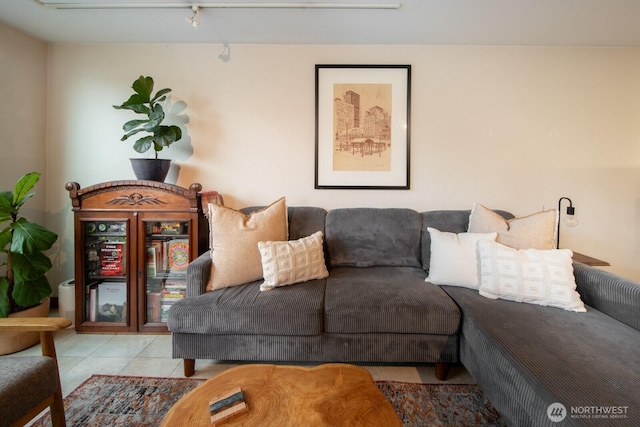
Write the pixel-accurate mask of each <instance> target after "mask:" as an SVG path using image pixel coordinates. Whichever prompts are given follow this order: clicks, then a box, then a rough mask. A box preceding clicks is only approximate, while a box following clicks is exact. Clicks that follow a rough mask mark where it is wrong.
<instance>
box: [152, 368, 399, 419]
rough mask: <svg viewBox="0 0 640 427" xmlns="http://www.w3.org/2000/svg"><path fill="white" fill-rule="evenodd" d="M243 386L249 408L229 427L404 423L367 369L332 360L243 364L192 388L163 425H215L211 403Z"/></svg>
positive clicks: (175, 406)
mask: <svg viewBox="0 0 640 427" xmlns="http://www.w3.org/2000/svg"><path fill="white" fill-rule="evenodd" d="M237 388H240V389H241V390H242V392H243V394H244V398H245V402H246V405H247V407H248V411H247V412H246V413H244V414H240V415H236V416H234V417H232V418H229V419H225V420H223V421H221V422H218V423H217V424H214V425H224V426H279V427H280V426H296V427H297V426H332V427H335V426H365V425H366V426H385V427H389V426H401V425H402V423H401V422H400V419H399V418H398V415H397V414H396V412H395V411H394V409H393V407H392V406H391V404H390V403H389V402H388V401H387V400H386V399H385V397H384V395H383V394H382V392H381V391H380V390H379V389H378V387H377V386H376V385H375V383H374V382H373V378H372V377H371V375H370V374H369V372H368V371H367V370H366V369H363V368H360V367H358V366H353V365H347V364H339V363H331V364H325V365H320V366H316V367H313V368H304V367H300V366H280V365H259V364H252V365H242V366H237V367H235V368H231V369H229V370H227V371H225V372H223V373H221V374H219V375H217V376H215V377H213V378H211V379H209V380H207V381H205V382H204V383H203V384H201V385H200V386H198V387H197V388H195V389H194V390H192V391H191V392H190V393H189V394H187V395H185V396H184V397H183V398H182V399H180V400H179V401H178V402H177V403H176V404H175V405H174V406H173V408H171V409H170V410H169V412H168V413H167V415H166V417H165V419H164V421H163V423H162V425H163V426H167V427H168V426H211V425H212V423H211V414H210V412H209V402H210V400H211V399H215V398H217V397H219V396H224V395H228V394H229V393H230V392H232V391H233V390H235V389H237Z"/></svg>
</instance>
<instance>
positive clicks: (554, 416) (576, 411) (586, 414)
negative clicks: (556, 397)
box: [547, 402, 629, 423]
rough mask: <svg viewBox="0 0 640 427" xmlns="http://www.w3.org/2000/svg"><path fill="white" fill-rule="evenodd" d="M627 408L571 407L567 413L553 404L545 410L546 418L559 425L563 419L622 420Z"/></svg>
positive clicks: (560, 406)
mask: <svg viewBox="0 0 640 427" xmlns="http://www.w3.org/2000/svg"><path fill="white" fill-rule="evenodd" d="M628 409H629V407H628V406H572V407H571V409H570V410H568V411H567V408H566V406H564V405H563V404H562V403H560V402H555V403H552V404H551V405H549V407H548V408H547V417H549V419H550V420H551V421H553V422H554V423H559V422H561V421H563V420H564V419H565V418H567V417H569V418H583V419H584V418H587V419H624V418H627V410H628Z"/></svg>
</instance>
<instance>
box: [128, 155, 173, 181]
mask: <svg viewBox="0 0 640 427" xmlns="http://www.w3.org/2000/svg"><path fill="white" fill-rule="evenodd" d="M129 160H131V166H132V167H133V173H135V174H136V178H138V179H140V180H145V181H157V182H164V179H165V178H166V177H167V173H168V172H169V168H170V167H171V160H169V159H129Z"/></svg>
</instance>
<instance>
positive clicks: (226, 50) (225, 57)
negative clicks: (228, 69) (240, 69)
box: [218, 43, 231, 62]
mask: <svg viewBox="0 0 640 427" xmlns="http://www.w3.org/2000/svg"><path fill="white" fill-rule="evenodd" d="M218 58H219V59H220V60H221V61H223V62H229V60H230V59H231V48H230V47H229V43H225V44H224V45H223V49H222V53H221V54H220V55H218Z"/></svg>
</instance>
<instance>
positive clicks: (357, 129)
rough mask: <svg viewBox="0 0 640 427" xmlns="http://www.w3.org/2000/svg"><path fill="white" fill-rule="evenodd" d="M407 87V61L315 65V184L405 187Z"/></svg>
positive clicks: (406, 176)
mask: <svg viewBox="0 0 640 427" xmlns="http://www.w3.org/2000/svg"><path fill="white" fill-rule="evenodd" d="M410 91H411V65H316V163H315V188H316V189H324V188H333V189H397V190H407V189H409V154H410V151H409V129H410V126H409V123H410Z"/></svg>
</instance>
